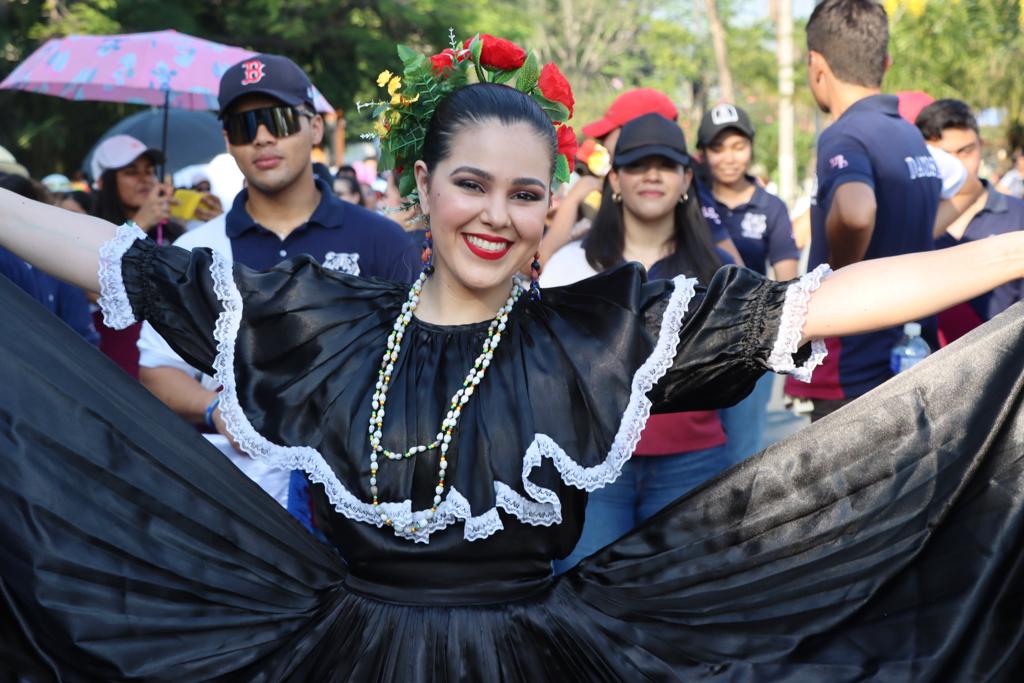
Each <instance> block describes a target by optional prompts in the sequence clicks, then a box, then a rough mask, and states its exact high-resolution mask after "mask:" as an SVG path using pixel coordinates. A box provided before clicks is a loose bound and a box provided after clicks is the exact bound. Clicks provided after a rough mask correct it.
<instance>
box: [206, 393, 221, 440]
mask: <svg viewBox="0 0 1024 683" xmlns="http://www.w3.org/2000/svg"><path fill="white" fill-rule="evenodd" d="M219 405H220V394H217V397H216V398H214V399H213V400H212V401H210V405H208V406H206V426H207V427H209V428H210V429H212V430H214V431H217V425H215V424H214V423H213V411H215V410H217V406H219Z"/></svg>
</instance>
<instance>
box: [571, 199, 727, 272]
mask: <svg viewBox="0 0 1024 683" xmlns="http://www.w3.org/2000/svg"><path fill="white" fill-rule="evenodd" d="M622 211H623V208H622V204H620V203H618V202H615V201H614V200H613V199H612V188H611V183H610V182H608V180H607V179H605V181H604V190H603V192H602V197H601V208H600V209H598V211H597V215H596V216H595V217H594V222H593V224H591V226H590V231H589V232H588V233H587V236H586V237H585V238H583V251H584V253H586V256H587V263H589V264H590V267H591V268H593V269H594V270H597V271H605V270H608V269H609V268H614V267H615V266H617V265H619V264H622V263H625V259H624V258H623V257H622V252H623V250H624V249H625V248H626V224H625V222H624V221H623V218H622ZM674 222H675V234H674V237H673V242H674V243H673V245H672V253H670V254H669V255H668V257H666V259H665V269H666V271H667V272H665V275H666V276H668V277H674V276H676V275H688V276H689V277H695V278H697V281H698V282H700V283H701V284H704V285H706V284H708V283H709V282H711V278H712V277H713V276H714V274H715V271H716V270H718V269H719V268H720V267H721V266H722V259H721V258H719V256H718V254H717V253H716V252H715V248H714V246H713V245H712V244H711V231H710V230H709V229H708V225H707V223H706V222H705V220H704V213H703V212H702V211H701V206H700V200H699V199H698V198H697V187H696V185H695V184H693V183H691V184H690V190H689V196H688V197H687V199H686V200H685V201H683V202H681V203H679V204H677V205H676V209H675V221H674Z"/></svg>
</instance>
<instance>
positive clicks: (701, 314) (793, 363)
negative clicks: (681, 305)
mask: <svg viewBox="0 0 1024 683" xmlns="http://www.w3.org/2000/svg"><path fill="white" fill-rule="evenodd" d="M824 274H825V271H815V272H813V273H811V274H809V275H808V276H805V277H804V279H801V280H797V281H794V282H776V281H774V280H770V279H768V278H766V277H764V276H763V275H760V274H758V273H756V272H754V271H752V270H749V269H747V268H739V267H736V266H726V267H724V268H722V269H720V270H719V271H718V272H717V273H716V274H715V276H714V278H713V279H712V280H711V283H710V284H709V285H708V286H707V287H706V288H704V287H695V288H694V291H693V295H692V297H689V301H688V305H687V306H686V311H685V313H684V314H683V316H682V318H681V320H680V319H678V312H677V311H676V312H673V311H672V310H671V302H672V297H670V296H667V295H666V294H665V293H661V292H659V291H657V288H656V287H654V288H652V291H651V292H650V293H651V297H650V298H649V299H648V301H647V302H645V305H644V306H643V310H644V316H645V324H646V327H647V329H648V331H649V332H650V333H651V334H652V335H655V336H656V337H657V336H660V335H662V334H675V335H676V337H677V340H678V341H677V345H676V347H675V352H674V354H673V357H672V362H671V366H670V367H669V368H668V369H667V371H666V372H665V374H664V376H663V377H662V378H661V379H660V380H659V381H658V383H657V384H656V385H655V386H654V388H653V389H652V390H651V392H650V394H649V396H650V398H651V401H652V403H653V412H656V413H669V412H680V411H687V410H711V409H716V408H722V407H726V406H730V405H733V404H735V403H737V402H738V401H740V400H742V399H743V398H744V397H746V396H747V395H748V394H749V393H750V392H751V391H752V390H753V388H754V384H755V383H756V382H757V380H758V378H759V377H760V376H761V375H762V374H763V373H764V372H765V371H767V370H772V371H776V372H783V373H792V374H794V375H796V376H798V377H800V378H802V379H809V377H810V372H811V370H813V368H814V367H815V366H816V365H818V364H819V363H820V362H821V360H822V359H823V358H824V346H823V345H822V344H820V343H819V342H815V343H814V344H810V343H808V344H804V345H803V347H802V348H798V345H799V342H800V339H801V334H802V329H803V322H804V317H805V314H806V310H807V299H808V298H809V296H810V293H811V292H812V291H813V290H814V289H816V288H817V285H818V283H820V280H821V277H822V276H823V275H824ZM690 282H692V281H690ZM655 284H656V283H654V282H652V283H649V285H648V286H649V287H651V286H652V285H655ZM689 286H692V284H690V283H689V282H687V281H683V280H681V279H677V280H675V282H674V285H673V287H674V288H679V287H689ZM676 299H677V300H678V296H677V297H676ZM677 321H678V322H677Z"/></svg>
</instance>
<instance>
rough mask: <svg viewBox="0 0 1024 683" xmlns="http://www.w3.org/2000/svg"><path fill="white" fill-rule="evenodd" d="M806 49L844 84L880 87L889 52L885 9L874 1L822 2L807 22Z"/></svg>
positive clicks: (887, 21)
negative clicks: (817, 57)
mask: <svg viewBox="0 0 1024 683" xmlns="http://www.w3.org/2000/svg"><path fill="white" fill-rule="evenodd" d="M807 49H808V50H811V51H813V52H817V53H818V54H820V55H821V56H822V57H824V58H825V61H826V62H828V66H829V68H830V69H832V73H834V74H835V75H836V78H838V79H839V80H841V81H843V82H844V83H850V84H853V85H861V86H864V87H866V88H877V87H879V86H881V85H882V76H884V75H885V59H886V55H887V54H888V49H889V18H888V17H887V16H886V14H885V8H884V7H882V3H880V2H877V1H876V0H825V1H824V2H822V3H821V4H820V5H818V6H817V7H815V8H814V12H812V13H811V18H810V19H809V20H808V21H807Z"/></svg>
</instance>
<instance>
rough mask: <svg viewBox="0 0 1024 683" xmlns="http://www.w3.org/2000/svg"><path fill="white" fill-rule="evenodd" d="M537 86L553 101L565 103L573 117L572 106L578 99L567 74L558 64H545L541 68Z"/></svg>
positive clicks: (541, 92)
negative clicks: (563, 73) (573, 94)
mask: <svg viewBox="0 0 1024 683" xmlns="http://www.w3.org/2000/svg"><path fill="white" fill-rule="evenodd" d="M537 86H538V87H539V88H540V94H541V95H543V96H544V97H546V98H548V99H549V100H551V101H552V102H560V103H561V104H564V105H565V108H566V109H568V110H569V117H570V118H572V108H573V107H574V106H575V105H576V100H574V99H573V96H572V86H570V85H569V81H567V80H565V76H563V75H562V72H561V71H559V70H558V67H557V66H555V65H554V64H545V65H544V68H543V69H541V70H540V79H539V80H538V81H537Z"/></svg>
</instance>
